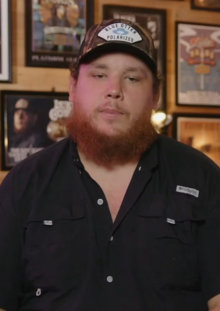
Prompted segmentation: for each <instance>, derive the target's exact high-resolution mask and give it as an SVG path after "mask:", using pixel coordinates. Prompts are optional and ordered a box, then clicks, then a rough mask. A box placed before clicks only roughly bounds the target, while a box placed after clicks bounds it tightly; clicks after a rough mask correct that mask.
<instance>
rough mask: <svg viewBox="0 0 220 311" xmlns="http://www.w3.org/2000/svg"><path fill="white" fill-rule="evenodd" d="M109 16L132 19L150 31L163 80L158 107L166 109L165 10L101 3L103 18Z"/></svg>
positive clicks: (109, 17) (108, 17)
mask: <svg viewBox="0 0 220 311" xmlns="http://www.w3.org/2000/svg"><path fill="white" fill-rule="evenodd" d="M111 18H124V19H129V20H132V21H134V22H137V23H139V24H140V26H142V27H143V28H144V29H147V30H149V31H150V32H151V34H152V36H153V38H154V43H155V47H156V50H157V63H158V70H159V72H160V74H161V76H162V80H163V83H162V87H161V96H160V100H159V107H158V108H159V109H160V110H166V81H165V80H166V79H165V78H166V10H163V9H150V8H143V7H130V6H119V5H108V4H105V5H103V19H111Z"/></svg>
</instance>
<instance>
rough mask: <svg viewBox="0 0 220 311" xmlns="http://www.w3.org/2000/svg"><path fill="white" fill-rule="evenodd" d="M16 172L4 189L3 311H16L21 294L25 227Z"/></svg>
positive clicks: (0, 192) (0, 210)
mask: <svg viewBox="0 0 220 311" xmlns="http://www.w3.org/2000/svg"><path fill="white" fill-rule="evenodd" d="M13 176H14V174H13V172H10V173H9V174H8V175H7V176H6V178H5V179H4V181H3V183H2V184H1V186H0V309H4V310H7V311H15V310H17V307H18V301H19V297H20V294H21V285H20V284H21V253H22V236H23V234H22V225H21V220H20V217H19V213H18V212H17V211H16V208H15V204H14V191H13V180H14V178H13Z"/></svg>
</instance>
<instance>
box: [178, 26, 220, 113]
mask: <svg viewBox="0 0 220 311" xmlns="http://www.w3.org/2000/svg"><path fill="white" fill-rule="evenodd" d="M176 34H177V40H176V42H177V43H176V44H177V49H176V70H177V73H176V77H177V84H176V86H177V89H176V96H177V98H176V101H177V105H189V106H207V107H220V88H219V85H220V74H219V72H220V40H219V38H220V25H219V26H215V25H202V24H194V23H193V24H192V23H190V24H189V23H183V22H176Z"/></svg>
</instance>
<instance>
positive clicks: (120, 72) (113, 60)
mask: <svg viewBox="0 0 220 311" xmlns="http://www.w3.org/2000/svg"><path fill="white" fill-rule="evenodd" d="M70 100H71V101H72V102H73V103H74V111H80V112H81V113H83V114H84V115H85V116H87V117H88V118H89V119H90V122H91V124H93V125H94V126H96V128H97V129H98V130H99V131H100V132H102V133H105V134H107V135H109V136H111V135H117V133H123V132H126V131H127V130H129V129H130V127H131V126H132V124H133V122H134V120H136V119H138V118H139V116H140V115H141V114H142V113H143V112H145V114H147V115H148V121H150V115H151V111H152V108H155V107H156V105H157V101H158V95H155V94H153V75H152V73H151V71H150V69H149V68H148V67H147V66H146V65H145V64H144V63H143V62H142V61H141V60H139V59H137V58H135V57H133V56H131V55H128V54H123V53H113V54H108V55H104V56H101V57H99V58H98V59H96V60H94V61H92V62H91V63H90V64H82V65H81V66H80V72H79V78H78V80H77V83H76V84H75V85H72V86H71V87H70Z"/></svg>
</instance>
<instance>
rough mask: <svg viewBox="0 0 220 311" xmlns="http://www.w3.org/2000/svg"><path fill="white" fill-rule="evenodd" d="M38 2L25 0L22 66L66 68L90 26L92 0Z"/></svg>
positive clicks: (92, 9)
mask: <svg viewBox="0 0 220 311" xmlns="http://www.w3.org/2000/svg"><path fill="white" fill-rule="evenodd" d="M41 1H42V0H36V1H34V0H25V16H26V20H25V25H26V28H25V37H26V60H25V62H26V66H28V67H50V68H69V65H70V63H71V62H72V61H74V60H75V59H76V56H77V54H78V50H79V46H80V44H81V42H82V40H83V38H84V35H85V33H86V31H87V29H88V28H89V27H90V26H92V25H93V22H94V0H75V1H73V0H66V5H64V4H60V2H58V1H57V4H56V3H55V1H51V3H46V2H44V3H43V4H41ZM36 2H37V3H36ZM63 3H65V1H64V2H63ZM71 10H72V11H71ZM76 12H78V13H77V14H78V15H79V18H78V19H77V20H76V19H75V15H74V14H75V13H76ZM73 13H74V14H73ZM71 14H72V15H71ZM76 22H77V25H75V23H76Z"/></svg>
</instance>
